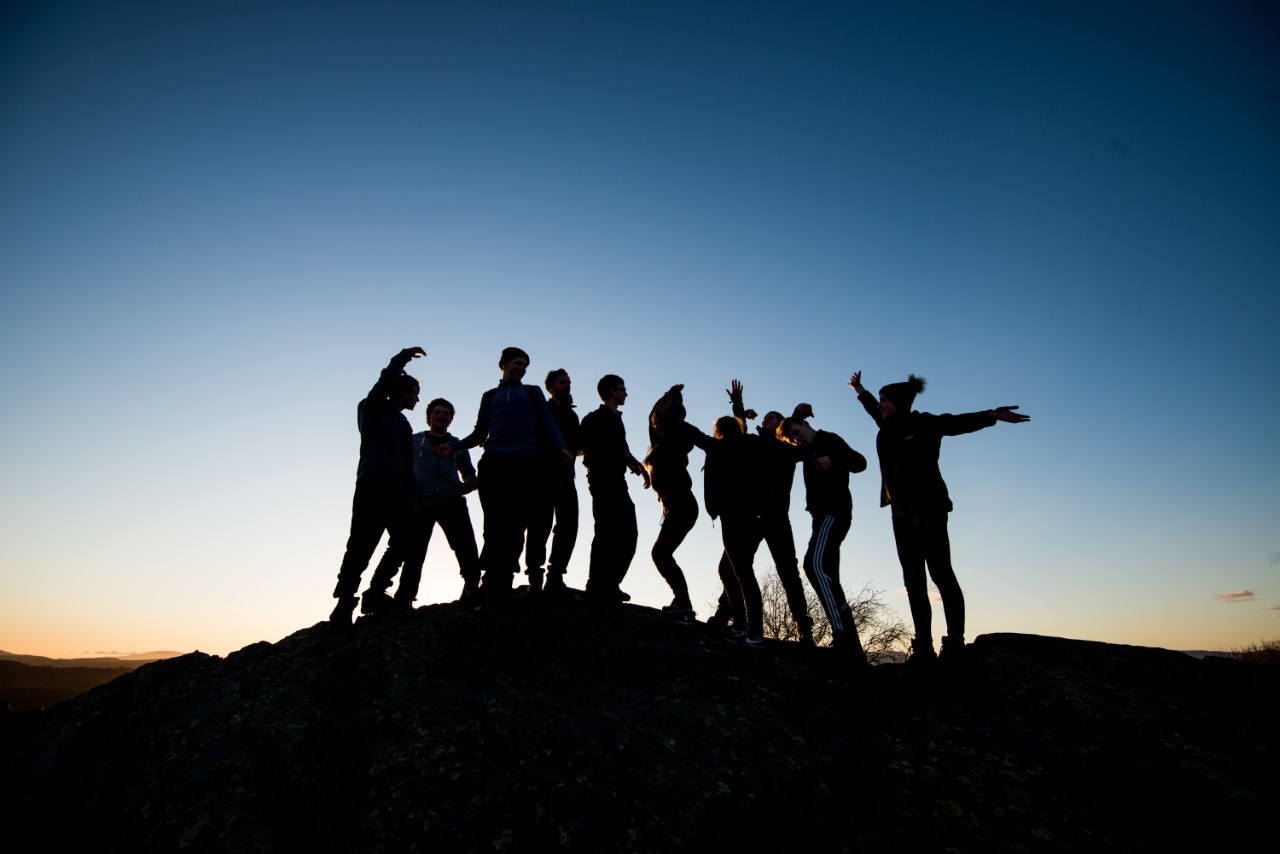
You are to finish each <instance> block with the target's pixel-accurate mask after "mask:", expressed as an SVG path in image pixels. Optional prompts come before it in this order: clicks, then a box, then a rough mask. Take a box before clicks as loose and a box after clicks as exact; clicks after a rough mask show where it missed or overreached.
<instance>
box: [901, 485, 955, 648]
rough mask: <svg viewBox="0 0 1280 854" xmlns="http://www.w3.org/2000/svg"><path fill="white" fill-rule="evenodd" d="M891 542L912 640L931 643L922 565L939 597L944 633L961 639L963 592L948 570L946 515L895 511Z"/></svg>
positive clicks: (931, 635)
mask: <svg viewBox="0 0 1280 854" xmlns="http://www.w3.org/2000/svg"><path fill="white" fill-rule="evenodd" d="M893 539H894V541H895V542H896V543H897V545H898V562H899V563H901V564H902V583H903V584H904V585H905V586H906V588H907V601H908V602H909V603H910V604H911V621H912V622H913V623H915V629H916V640H918V641H924V642H928V643H930V644H932V642H933V609H932V608H931V607H930V606H929V586H928V584H927V583H926V582H925V569H926V566H927V567H928V574H929V577H930V578H932V579H933V583H934V584H935V585H936V586H937V588H938V593H939V594H940V595H941V596H942V611H943V613H944V614H945V615H946V618H947V634H948V635H951V636H952V637H963V636H964V593H963V592H961V590H960V582H959V581H957V580H956V574H955V571H954V570H953V569H952V568H951V538H950V537H949V536H948V535H947V514H946V513H945V512H934V513H913V512H911V511H909V510H907V511H901V510H898V509H897V508H895V509H894V513H893Z"/></svg>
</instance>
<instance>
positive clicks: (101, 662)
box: [0, 649, 186, 668]
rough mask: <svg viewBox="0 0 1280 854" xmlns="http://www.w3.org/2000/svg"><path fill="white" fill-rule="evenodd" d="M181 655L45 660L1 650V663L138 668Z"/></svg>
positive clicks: (168, 652)
mask: <svg viewBox="0 0 1280 854" xmlns="http://www.w3.org/2000/svg"><path fill="white" fill-rule="evenodd" d="M180 655H186V653H183V652H174V651H173V650H158V651H156V652H131V653H128V654H126V655H104V656H94V657H91V658H45V657H44V656H43V655H20V654H19V653H16V652H5V651H4V650H2V649H0V661H17V662H20V663H22V664H30V665H31V666H32V667H112V668H115V667H122V666H127V667H131V668H132V667H138V666H140V665H143V664H150V663H151V662H153V661H162V660H164V659H166V658H177V657H178V656H180Z"/></svg>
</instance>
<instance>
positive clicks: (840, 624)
mask: <svg viewBox="0 0 1280 854" xmlns="http://www.w3.org/2000/svg"><path fill="white" fill-rule="evenodd" d="M849 524H850V520H849V518H848V517H845V516H831V515H825V514H824V515H821V516H817V515H815V516H814V518H813V536H812V539H811V540H810V545H809V550H810V555H811V556H810V555H806V558H805V559H806V565H805V569H806V570H807V571H809V581H810V583H812V584H814V585H815V589H816V590H817V593H818V599H819V601H821V602H822V607H823V610H825V611H826V612H827V619H829V620H830V621H831V639H832V643H833V645H835V646H845V647H848V648H849V649H850V650H852V651H856V652H861V651H862V642H861V641H860V640H859V639H858V627H857V626H856V625H855V624H854V621H853V613H852V611H850V609H849V600H848V599H847V598H845V595H844V587H843V586H842V585H841V584H840V544H841V543H843V542H844V538H845V536H846V535H847V534H848V533H849Z"/></svg>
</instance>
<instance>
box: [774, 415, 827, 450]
mask: <svg viewBox="0 0 1280 854" xmlns="http://www.w3.org/2000/svg"><path fill="white" fill-rule="evenodd" d="M817 433H818V431H817V430H814V429H813V428H812V427H810V426H809V422H807V421H805V420H804V419H803V418H784V419H782V423H781V424H779V425H778V438H779V439H782V440H783V441H785V442H790V443H791V444H793V445H807V444H809V443H810V442H812V441H813V437H814V436H816V435H817Z"/></svg>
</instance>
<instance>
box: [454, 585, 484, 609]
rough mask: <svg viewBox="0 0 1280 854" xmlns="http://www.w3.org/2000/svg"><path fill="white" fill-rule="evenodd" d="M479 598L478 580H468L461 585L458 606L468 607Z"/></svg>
mask: <svg viewBox="0 0 1280 854" xmlns="http://www.w3.org/2000/svg"><path fill="white" fill-rule="evenodd" d="M479 596H480V579H478V578H468V579H466V580H465V581H463V583H462V595H461V596H459V597H458V604H460V605H469V604H471V603H473V602H475V601H476V599H477V598H478V597H479Z"/></svg>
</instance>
